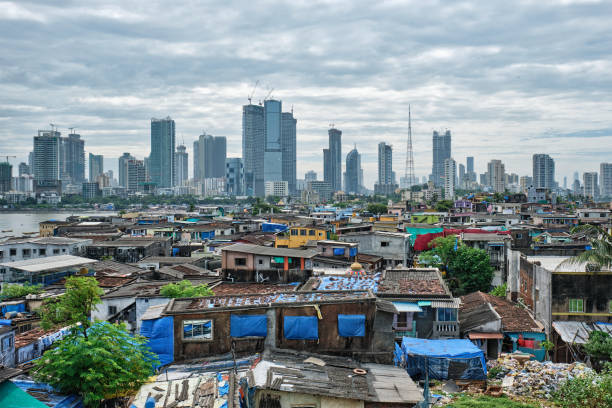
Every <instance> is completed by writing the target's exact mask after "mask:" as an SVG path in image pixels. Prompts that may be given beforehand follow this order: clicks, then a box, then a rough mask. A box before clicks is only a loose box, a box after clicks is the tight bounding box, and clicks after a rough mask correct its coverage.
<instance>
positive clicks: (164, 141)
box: [143, 116, 176, 188]
mask: <svg viewBox="0 0 612 408" xmlns="http://www.w3.org/2000/svg"><path fill="white" fill-rule="evenodd" d="M175 145H176V140H175V124H174V120H172V119H171V118H170V116H168V117H166V118H165V119H155V118H152V119H151V154H150V155H149V167H150V168H149V177H150V178H151V181H152V182H153V183H155V184H156V185H157V187H159V188H168V187H174V185H175V184H176V163H175ZM143 167H144V165H143Z"/></svg>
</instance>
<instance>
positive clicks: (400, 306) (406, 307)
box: [391, 302, 423, 313]
mask: <svg viewBox="0 0 612 408" xmlns="http://www.w3.org/2000/svg"><path fill="white" fill-rule="evenodd" d="M391 303H393V306H395V308H396V309H397V311H398V312H400V313H408V312H422V311H423V309H421V307H420V306H419V305H418V304H417V303H412V302H391Z"/></svg>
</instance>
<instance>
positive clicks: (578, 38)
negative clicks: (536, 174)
mask: <svg viewBox="0 0 612 408" xmlns="http://www.w3.org/2000/svg"><path fill="white" fill-rule="evenodd" d="M611 18H612V3H610V2H598V1H571V0H565V1H546V0H534V1H517V2H510V1H463V2H451V1H437V2H436V1H430V2H426V1H413V2H407V1H388V2H378V1H363V2H360V1H313V0H302V1H291V2H290V3H280V2H273V1H262V2H259V1H227V0H226V1H220V2H218V3H213V2H199V1H190V2H171V1H168V2H160V1H152V0H146V1H127V0H123V1H116V2H113V1H108V0H105V1H99V2H97V1H53V2H51V1H49V2H44V1H40V2H36V1H18V2H3V1H0V45H1V49H2V53H0V154H10V155H16V156H18V158H17V159H15V160H13V163H15V164H16V163H18V162H19V161H24V160H26V157H27V153H28V152H29V151H30V150H31V149H32V136H34V135H35V134H36V131H37V130H38V129H46V128H48V127H49V126H48V124H49V123H57V124H59V126H60V128H61V129H60V130H61V131H62V133H67V128H68V127H76V128H77V129H78V130H77V132H78V133H81V135H82V137H83V138H84V139H85V141H86V150H87V152H93V153H96V154H103V155H104V156H105V167H107V168H109V167H110V168H111V169H112V168H113V167H116V160H112V161H110V160H106V159H107V158H109V159H110V158H116V157H118V156H119V155H120V154H121V153H122V152H124V151H129V152H131V153H132V154H134V155H136V156H137V157H144V156H145V155H147V154H148V152H149V149H150V146H149V144H150V143H149V139H150V136H149V129H150V127H149V126H150V123H149V120H150V118H151V117H165V116H168V115H169V116H171V117H172V118H173V119H175V121H176V129H177V138H178V141H182V140H183V139H184V141H185V144H186V145H187V147H188V152H189V153H190V154H191V150H192V143H193V140H194V139H195V138H196V137H197V136H198V135H199V134H200V133H201V132H202V130H205V131H206V132H207V133H211V134H213V135H223V136H227V137H228V156H240V155H241V120H242V116H241V115H242V105H244V104H246V103H247V95H248V94H249V93H250V92H251V89H252V88H253V85H254V83H255V81H257V80H259V81H260V82H261V85H260V86H259V88H258V89H257V90H256V92H255V97H254V99H255V100H259V99H263V98H264V97H265V95H266V94H267V93H268V90H269V88H274V91H273V93H272V96H273V97H274V98H277V99H281V100H282V101H283V107H284V110H290V109H291V107H293V110H294V115H295V116H296V118H297V119H298V130H297V132H298V136H297V147H298V154H297V155H298V163H297V169H298V178H302V177H303V174H304V172H306V171H308V170H311V169H313V170H315V171H316V172H317V173H318V174H319V177H322V169H323V164H322V153H321V149H322V148H323V147H326V145H327V129H328V127H329V124H330V123H335V124H336V127H338V128H339V129H341V130H342V131H343V139H342V141H343V156H345V155H346V153H348V151H349V150H350V149H351V148H352V146H353V145H354V144H355V145H356V146H357V149H358V150H359V151H360V152H361V153H362V163H363V167H364V175H365V182H366V185H367V186H368V187H370V188H371V187H372V185H373V183H374V181H375V179H376V176H377V175H376V168H377V167H376V144H377V143H378V142H380V141H386V142H388V143H391V144H393V147H394V152H393V153H394V170H395V171H396V173H397V175H398V178H399V176H401V175H403V174H404V160H405V151H406V141H405V140H406V129H407V116H408V105H409V104H410V105H411V107H412V117H413V136H414V151H415V162H416V172H417V175H419V176H425V175H427V174H429V173H430V172H431V156H432V154H431V132H432V130H434V129H441V130H443V129H445V128H448V129H451V131H452V134H453V147H452V149H453V157H454V158H455V160H457V162H459V163H464V162H465V157H466V156H470V155H473V156H475V161H476V170H477V171H478V172H483V171H484V169H485V166H486V162H487V161H489V160H491V159H501V160H502V161H503V162H504V163H505V165H506V171H507V172H516V173H518V174H519V175H531V155H532V154H533V153H549V154H550V155H551V156H553V158H554V159H555V161H556V164H557V180H558V181H559V182H561V183H562V181H563V176H564V175H567V176H568V182H569V183H571V175H572V173H573V172H574V171H579V172H581V173H582V172H583V171H593V170H598V169H599V163H600V162H602V161H612V157H611V149H612V116H611V110H612V98H611V96H612V75H611V73H612V49H611V48H612V38H611V37H612V36H611V28H610V21H611ZM190 167H191V163H190ZM190 171H191V170H190Z"/></svg>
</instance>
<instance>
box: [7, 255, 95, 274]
mask: <svg viewBox="0 0 612 408" xmlns="http://www.w3.org/2000/svg"><path fill="white" fill-rule="evenodd" d="M96 262H98V261H96V260H95V259H89V258H82V257H80V256H74V255H59V256H48V257H45V258H34V259H27V260H25V261H16V262H5V263H0V266H4V267H5V268H11V269H19V270H21V271H25V272H41V271H46V270H49V269H59V268H69V267H71V266H79V265H85V264H91V263H96Z"/></svg>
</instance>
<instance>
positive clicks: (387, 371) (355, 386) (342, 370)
mask: <svg viewBox="0 0 612 408" xmlns="http://www.w3.org/2000/svg"><path fill="white" fill-rule="evenodd" d="M358 369H360V370H363V371H361V373H363V372H365V374H358V373H359V371H356V370H358ZM251 373H252V375H250V374H251ZM247 379H248V381H249V384H248V385H249V387H254V386H255V387H257V388H259V389H273V390H278V391H284V392H292V393H299V394H309V395H319V396H324V397H336V398H347V399H352V400H355V399H356V400H363V401H367V402H374V403H383V404H400V405H399V406H404V405H407V404H410V405H412V404H415V403H417V402H419V401H421V400H422V399H423V393H422V391H421V390H420V389H419V388H418V387H417V385H416V384H415V383H414V382H413V381H412V379H411V378H410V376H409V375H408V373H407V372H406V370H404V369H402V368H400V367H394V366H390V365H382V364H360V363H358V362H356V361H354V360H352V359H349V358H344V357H335V356H326V355H320V354H311V353H306V352H300V353H292V352H290V351H289V350H274V351H273V352H271V353H270V354H269V356H267V357H265V358H264V359H263V360H262V361H260V362H259V363H258V364H257V365H255V367H253V368H252V369H251V371H250V373H249V374H248V375H247ZM252 382H254V384H252Z"/></svg>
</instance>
